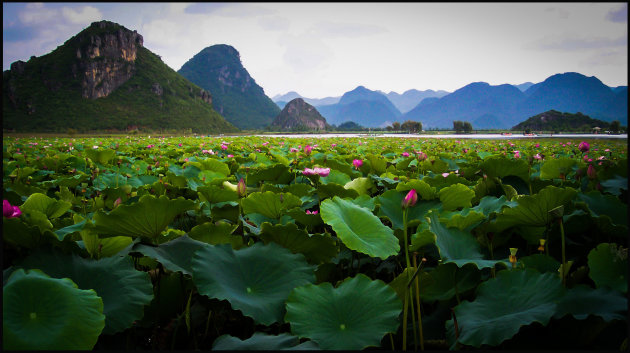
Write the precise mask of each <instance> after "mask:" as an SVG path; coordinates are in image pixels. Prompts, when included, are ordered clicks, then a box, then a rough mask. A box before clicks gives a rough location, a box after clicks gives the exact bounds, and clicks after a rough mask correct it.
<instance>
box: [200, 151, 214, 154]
mask: <svg viewBox="0 0 630 353" xmlns="http://www.w3.org/2000/svg"><path fill="white" fill-rule="evenodd" d="M201 153H203V154H214V151H212V150H202V151H201Z"/></svg>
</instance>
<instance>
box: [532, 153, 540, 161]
mask: <svg viewBox="0 0 630 353" xmlns="http://www.w3.org/2000/svg"><path fill="white" fill-rule="evenodd" d="M534 159H538V160H541V159H542V157H541V156H540V153H536V154H535V155H534Z"/></svg>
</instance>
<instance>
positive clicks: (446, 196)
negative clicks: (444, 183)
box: [438, 183, 475, 211]
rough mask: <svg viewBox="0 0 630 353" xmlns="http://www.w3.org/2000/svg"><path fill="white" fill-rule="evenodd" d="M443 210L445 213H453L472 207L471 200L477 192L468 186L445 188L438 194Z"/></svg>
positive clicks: (456, 185) (455, 185)
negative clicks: (456, 210) (461, 208)
mask: <svg viewBox="0 0 630 353" xmlns="http://www.w3.org/2000/svg"><path fill="white" fill-rule="evenodd" d="M438 194H439V196H440V201H441V202H442V208H443V209H444V210H445V211H452V210H455V209H457V208H460V207H471V206H472V204H471V202H470V201H471V200H472V199H473V197H475V192H474V191H473V190H472V189H471V188H469V187H468V186H466V185H463V184H459V183H458V184H453V185H451V186H448V187H445V188H443V189H441V190H440V192H439V193H438Z"/></svg>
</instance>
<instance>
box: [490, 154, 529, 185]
mask: <svg viewBox="0 0 630 353" xmlns="http://www.w3.org/2000/svg"><path fill="white" fill-rule="evenodd" d="M480 167H481V170H482V171H483V172H484V173H485V174H486V175H487V176H488V177H491V178H493V177H498V178H503V177H506V176H508V175H514V176H517V177H519V178H521V179H523V181H525V182H526V183H529V165H528V164H527V162H526V161H525V160H524V159H508V158H504V157H499V156H497V157H490V158H488V159H484V161H483V163H481V165H480Z"/></svg>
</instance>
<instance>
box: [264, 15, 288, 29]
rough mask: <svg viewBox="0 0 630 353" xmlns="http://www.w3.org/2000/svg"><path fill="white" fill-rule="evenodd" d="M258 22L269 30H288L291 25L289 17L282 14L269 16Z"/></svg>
mask: <svg viewBox="0 0 630 353" xmlns="http://www.w3.org/2000/svg"><path fill="white" fill-rule="evenodd" d="M258 24H259V25H260V26H261V27H262V28H263V29H265V30H267V31H279V32H282V31H286V30H287V29H289V26H290V25H291V21H290V20H289V19H288V18H285V17H280V16H267V17H261V18H260V19H258Z"/></svg>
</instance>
